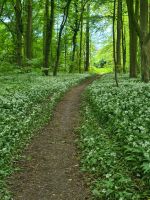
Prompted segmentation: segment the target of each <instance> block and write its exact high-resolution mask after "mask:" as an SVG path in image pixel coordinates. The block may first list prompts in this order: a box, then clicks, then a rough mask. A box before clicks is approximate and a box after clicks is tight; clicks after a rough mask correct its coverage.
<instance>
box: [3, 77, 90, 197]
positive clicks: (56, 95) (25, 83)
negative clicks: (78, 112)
mask: <svg viewBox="0 0 150 200" xmlns="http://www.w3.org/2000/svg"><path fill="white" fill-rule="evenodd" d="M88 76H89V75H77V74H76V75H61V76H58V77H57V78H54V77H42V76H38V75H35V74H26V75H17V74H16V75H12V76H0V82H1V88H0V199H5V200H6V199H9V194H8V193H7V190H6V187H5V186H6V185H5V179H6V177H7V176H8V175H9V174H10V173H11V172H12V170H13V169H12V166H11V163H12V161H13V159H14V158H16V157H17V155H19V152H20V151H21V149H22V148H23V146H24V145H25V144H27V143H28V141H29V139H30V138H31V137H32V135H33V133H35V132H36V130H38V129H39V128H40V127H42V125H44V124H45V123H47V122H48V120H49V119H50V117H51V115H52V110H53V108H54V106H55V104H56V102H57V101H58V100H59V99H60V97H61V96H62V95H63V94H64V93H65V92H66V91H67V90H68V89H69V88H70V87H71V86H73V85H75V84H77V83H79V82H80V81H81V80H83V79H85V78H86V77H88Z"/></svg>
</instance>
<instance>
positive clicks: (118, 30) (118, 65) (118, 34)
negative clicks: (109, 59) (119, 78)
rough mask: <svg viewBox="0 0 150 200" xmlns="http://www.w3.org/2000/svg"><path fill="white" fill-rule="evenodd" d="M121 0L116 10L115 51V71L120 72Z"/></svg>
mask: <svg viewBox="0 0 150 200" xmlns="http://www.w3.org/2000/svg"><path fill="white" fill-rule="evenodd" d="M121 19H122V0H118V10H117V46H116V47H117V49H116V51H117V53H116V55H117V56H116V65H117V71H118V72H122V66H121V38H122V36H121V35H122V22H121Z"/></svg>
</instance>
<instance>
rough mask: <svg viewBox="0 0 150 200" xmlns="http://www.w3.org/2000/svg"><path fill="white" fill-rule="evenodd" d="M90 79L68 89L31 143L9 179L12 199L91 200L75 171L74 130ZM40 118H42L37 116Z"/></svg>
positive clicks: (76, 156) (77, 166) (77, 171)
mask: <svg viewBox="0 0 150 200" xmlns="http://www.w3.org/2000/svg"><path fill="white" fill-rule="evenodd" d="M93 79H94V78H91V79H88V80H85V81H84V82H83V83H81V84H80V85H78V86H76V87H74V88H72V89H71V90H70V91H69V92H68V93H67V94H66V95H65V96H64V97H63V99H62V100H61V101H60V103H59V104H58V105H57V107H56V109H55V111H54V117H53V119H52V121H50V123H49V124H48V125H47V126H46V127H45V128H44V129H42V130H41V131H40V133H39V134H37V135H36V136H35V137H34V138H33V139H32V141H31V144H30V145H29V146H28V147H27V148H26V150H25V152H24V153H23V156H22V160H21V161H19V162H18V163H17V166H18V167H19V168H21V170H20V171H18V172H16V173H15V174H13V175H12V177H10V179H9V187H10V191H11V192H12V193H13V199H14V200H85V199H91V198H90V195H89V190H88V187H87V185H86V184H85V180H84V178H83V174H82V173H81V172H80V169H79V156H78V149H77V147H76V144H75V141H76V138H77V136H76V134H75V128H76V127H78V124H79V121H80V114H79V111H80V103H81V94H82V92H83V91H84V89H85V88H86V86H87V85H88V84H90V83H91V82H92V81H93ZM39 117H42V116H39Z"/></svg>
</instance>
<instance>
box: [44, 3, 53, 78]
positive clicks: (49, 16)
mask: <svg viewBox="0 0 150 200" xmlns="http://www.w3.org/2000/svg"><path fill="white" fill-rule="evenodd" d="M49 7H51V9H50V10H49ZM50 12H51V13H50ZM45 20H46V22H45V24H46V25H45V40H44V58H43V59H44V60H43V68H44V70H43V72H44V74H45V75H46V76H48V68H49V56H50V46H51V41H52V36H53V27H54V0H51V5H49V0H46V2H45Z"/></svg>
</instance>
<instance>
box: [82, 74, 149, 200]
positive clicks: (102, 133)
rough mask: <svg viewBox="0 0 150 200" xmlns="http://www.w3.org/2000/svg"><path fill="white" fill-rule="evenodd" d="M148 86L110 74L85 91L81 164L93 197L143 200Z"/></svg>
mask: <svg viewBox="0 0 150 200" xmlns="http://www.w3.org/2000/svg"><path fill="white" fill-rule="evenodd" d="M149 94H150V85H149V84H147V85H145V84H143V83H139V82H138V81H136V80H128V79H127V78H126V77H120V87H119V88H117V87H115V83H114V80H113V79H112V77H111V75H107V76H103V77H102V79H101V80H97V81H95V82H94V83H93V84H92V85H91V86H89V87H88V89H87V91H86V94H85V96H86V105H85V110H86V112H84V114H83V115H84V118H85V120H86V124H85V123H84V125H83V127H82V128H81V148H82V152H83V157H82V165H83V167H84V171H88V172H90V173H91V174H93V176H94V180H95V181H94V182H93V184H92V188H93V195H94V198H95V199H104V200H106V199H111V200H113V199H114V200H116V199H125V200H131V199H135V200H138V199H148V198H149V193H150V189H149V188H150V182H149V175H150V136H149V130H150V119H149V116H150V110H149V108H150V96H149Z"/></svg>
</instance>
